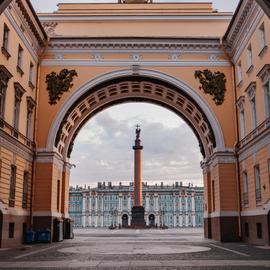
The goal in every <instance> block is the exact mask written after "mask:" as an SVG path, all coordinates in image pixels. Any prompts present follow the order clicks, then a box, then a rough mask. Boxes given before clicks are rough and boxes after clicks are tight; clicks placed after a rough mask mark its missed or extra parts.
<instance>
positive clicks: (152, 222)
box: [148, 214, 155, 227]
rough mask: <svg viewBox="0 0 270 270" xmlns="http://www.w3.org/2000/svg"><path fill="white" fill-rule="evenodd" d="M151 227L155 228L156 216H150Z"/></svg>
mask: <svg viewBox="0 0 270 270" xmlns="http://www.w3.org/2000/svg"><path fill="white" fill-rule="evenodd" d="M148 218H149V226H150V227H155V215H154V214H151V215H149V217H148Z"/></svg>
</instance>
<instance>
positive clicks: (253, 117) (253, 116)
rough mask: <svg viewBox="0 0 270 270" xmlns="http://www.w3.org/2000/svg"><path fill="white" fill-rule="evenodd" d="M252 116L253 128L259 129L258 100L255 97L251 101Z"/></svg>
mask: <svg viewBox="0 0 270 270" xmlns="http://www.w3.org/2000/svg"><path fill="white" fill-rule="evenodd" d="M250 106H251V114H252V125H253V126H252V128H253V129H255V128H256V127H257V109H256V98H255V96H254V97H253V98H252V99H251V100H250Z"/></svg>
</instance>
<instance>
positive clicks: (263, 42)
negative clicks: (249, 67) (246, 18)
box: [259, 24, 266, 53]
mask: <svg viewBox="0 0 270 270" xmlns="http://www.w3.org/2000/svg"><path fill="white" fill-rule="evenodd" d="M259 42H260V53H261V52H262V51H263V50H264V49H265V46H266V39H265V28H264V24H262V25H261V27H260V28H259Z"/></svg>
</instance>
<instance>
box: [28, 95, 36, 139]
mask: <svg viewBox="0 0 270 270" xmlns="http://www.w3.org/2000/svg"><path fill="white" fill-rule="evenodd" d="M34 108H35V101H34V100H33V99H32V98H31V97H27V115H26V117H27V118H26V137H27V138H28V139H30V140H32V138H33V134H32V133H33V130H32V118H33V111H34Z"/></svg>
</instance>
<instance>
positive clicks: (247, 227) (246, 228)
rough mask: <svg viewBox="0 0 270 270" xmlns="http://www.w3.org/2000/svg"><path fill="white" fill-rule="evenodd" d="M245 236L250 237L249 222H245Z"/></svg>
mask: <svg viewBox="0 0 270 270" xmlns="http://www.w3.org/2000/svg"><path fill="white" fill-rule="evenodd" d="M245 236H246V237H247V238H248V237H249V224H248V223H247V222H245Z"/></svg>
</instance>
